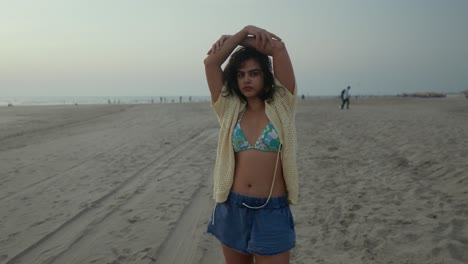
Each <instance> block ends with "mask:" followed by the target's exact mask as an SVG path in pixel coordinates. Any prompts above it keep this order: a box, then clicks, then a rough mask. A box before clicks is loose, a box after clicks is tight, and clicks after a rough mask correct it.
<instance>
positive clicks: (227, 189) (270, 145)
mask: <svg viewBox="0 0 468 264" xmlns="http://www.w3.org/2000/svg"><path fill="white" fill-rule="evenodd" d="M237 46H240V47H239V48H237ZM236 48H237V49H236ZM231 53H232V54H231ZM229 55H231V57H230V59H229V61H228V63H227V65H226V66H225V68H224V70H223V69H222V68H221V65H222V64H223V63H224V62H225V61H226V60H227V58H228V57H229ZM269 56H271V57H272V60H273V69H274V72H273V71H272V63H271V60H270V58H269ZM204 63H205V72H206V78H207V82H208V87H209V89H210V93H211V103H212V106H213V109H214V111H215V113H216V115H217V117H218V121H219V123H220V131H219V139H218V147H217V157H216V162H215V168H214V194H213V197H214V199H215V201H216V205H215V208H214V209H213V212H212V215H211V217H210V220H209V223H208V230H207V231H208V233H210V234H212V235H214V236H215V237H216V238H217V239H218V240H219V241H220V242H221V244H222V245H221V247H222V250H223V254H224V257H225V260H226V263H228V264H229V263H254V261H255V263H257V264H262V263H289V257H290V253H289V251H290V250H291V249H292V248H293V247H294V246H295V243H296V242H295V240H296V234H295V229H294V221H293V217H292V214H291V210H290V207H289V205H290V204H296V203H297V199H298V180H297V168H296V130H295V121H294V118H295V108H296V94H297V89H296V82H295V77H294V71H293V67H292V64H291V60H290V58H289V55H288V52H287V49H286V46H285V44H284V42H282V41H281V39H280V38H279V37H278V36H277V35H275V34H273V33H271V32H268V31H267V30H265V29H261V28H258V27H255V26H246V27H244V28H242V29H241V30H240V31H239V32H237V33H235V34H234V35H223V36H221V37H220V39H219V40H218V41H216V42H215V43H214V44H213V46H212V47H211V49H210V50H209V51H208V56H207V57H206V59H205V60H204Z"/></svg>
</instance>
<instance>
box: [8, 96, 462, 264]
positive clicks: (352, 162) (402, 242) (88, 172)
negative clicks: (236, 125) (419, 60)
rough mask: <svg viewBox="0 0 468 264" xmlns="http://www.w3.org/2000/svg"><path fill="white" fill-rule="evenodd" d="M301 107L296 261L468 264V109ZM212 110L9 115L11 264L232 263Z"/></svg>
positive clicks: (393, 104)
mask: <svg viewBox="0 0 468 264" xmlns="http://www.w3.org/2000/svg"><path fill="white" fill-rule="evenodd" d="M339 103H340V102H339V101H338V100H337V99H308V100H298V109H297V116H296V124H297V131H298V143H299V144H298V145H299V149H298V153H297V158H298V168H299V175H300V195H299V203H298V205H296V206H293V207H292V211H293V215H294V217H295V222H296V232H297V246H296V247H295V248H294V249H293V251H292V254H291V263H304V264H311V263H321V264H325V263H326V264H340V263H343V264H345V263H346V264H354V263H356V264H361V263H366V264H367V263H369V264H374V263H376V264H383V263H388V264H390V263H392V264H403V263H405V264H428V263H437V264H462V263H468V100H466V99H465V98H463V97H456V98H437V99H435V98H425V99H421V98H397V97H386V98H359V99H352V100H351V109H350V110H340V109H338V108H339V107H338V105H339ZM217 133H218V123H217V121H216V116H215V114H214V112H213V111H212V109H211V107H210V105H209V103H182V104H177V103H175V104H148V105H78V106H74V105H69V106H14V107H0V264H6V263H8V264H12V263H25V264H30V263H34V264H36V263H37V264H42V263H54V264H64V263H70V264H78V263H97V264H101V263H103V264H123V263H177V264H178V263H203V264H218V263H223V257H222V253H221V251H220V246H219V242H218V241H217V240H216V239H214V238H213V237H212V236H210V235H208V234H207V233H206V232H205V230H206V225H207V222H208V219H209V217H210V213H211V210H212V209H213V206H214V201H213V200H212V198H211V194H212V180H213V179H212V177H213V176H212V172H213V166H214V160H215V154H216V153H215V151H216V143H217Z"/></svg>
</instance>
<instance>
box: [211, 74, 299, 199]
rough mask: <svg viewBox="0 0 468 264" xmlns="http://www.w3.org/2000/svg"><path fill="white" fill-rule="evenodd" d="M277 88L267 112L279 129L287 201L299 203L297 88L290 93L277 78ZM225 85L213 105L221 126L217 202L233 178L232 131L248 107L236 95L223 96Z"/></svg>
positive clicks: (268, 104) (215, 179) (216, 172)
mask: <svg viewBox="0 0 468 264" xmlns="http://www.w3.org/2000/svg"><path fill="white" fill-rule="evenodd" d="M275 86H276V89H277V91H276V92H275V93H274V95H273V101H272V102H270V103H267V102H265V113H266V116H267V117H268V119H269V120H270V121H271V123H272V124H273V126H274V127H275V129H276V131H277V132H278V135H279V138H280V141H281V144H282V146H283V149H282V151H281V162H282V165H283V177H284V180H285V182H286V189H287V192H288V201H289V203H290V204H296V203H297V198H298V180H297V168H296V145H297V143H296V127H295V121H294V119H295V113H296V90H297V88H294V93H292V94H291V92H289V91H288V90H287V89H286V88H284V87H283V85H282V84H281V83H279V81H278V80H276V79H275ZM225 90H226V87H223V89H222V92H221V95H220V97H219V99H218V101H216V103H214V104H213V105H212V106H213V109H214V110H215V112H216V115H217V117H218V121H219V124H220V126H221V128H220V130H219V138H218V149H217V154H216V163H215V168H214V192H213V198H214V199H215V201H216V202H217V203H222V202H225V201H226V200H227V197H228V195H229V192H230V190H231V187H232V183H233V181H234V168H235V158H234V150H233V147H232V139H231V137H232V132H233V129H234V127H235V126H236V123H237V120H238V118H239V112H241V111H242V109H243V108H244V107H245V103H243V102H242V101H241V100H240V99H239V98H238V97H237V96H235V95H231V96H227V97H226V96H223V94H224V92H225Z"/></svg>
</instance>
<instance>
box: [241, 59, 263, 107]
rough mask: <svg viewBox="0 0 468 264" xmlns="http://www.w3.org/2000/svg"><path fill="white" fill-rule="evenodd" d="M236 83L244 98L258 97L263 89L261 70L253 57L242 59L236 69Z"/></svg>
mask: <svg viewBox="0 0 468 264" xmlns="http://www.w3.org/2000/svg"><path fill="white" fill-rule="evenodd" d="M237 85H238V86H239V89H240V91H241V93H242V94H243V95H244V96H245V97H246V98H253V97H258V96H260V95H261V93H262V92H263V89H264V86H265V85H264V80H263V71H262V68H261V67H260V64H259V63H258V62H257V61H256V60H254V59H248V60H246V61H244V62H243V63H242V64H241V66H240V67H239V69H238V70H237Z"/></svg>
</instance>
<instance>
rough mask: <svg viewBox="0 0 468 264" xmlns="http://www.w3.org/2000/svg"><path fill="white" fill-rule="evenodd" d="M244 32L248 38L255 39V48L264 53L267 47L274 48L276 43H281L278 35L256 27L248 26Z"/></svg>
mask: <svg viewBox="0 0 468 264" xmlns="http://www.w3.org/2000/svg"><path fill="white" fill-rule="evenodd" d="M244 30H245V31H246V32H247V34H248V36H250V37H254V38H255V45H254V48H255V49H257V50H258V51H260V52H262V50H265V49H266V48H267V46H270V47H274V46H275V42H276V41H281V38H280V37H278V36H277V35H275V34H273V33H271V32H268V31H266V30H265V29H262V28H259V27H256V26H246V27H245V28H244Z"/></svg>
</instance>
